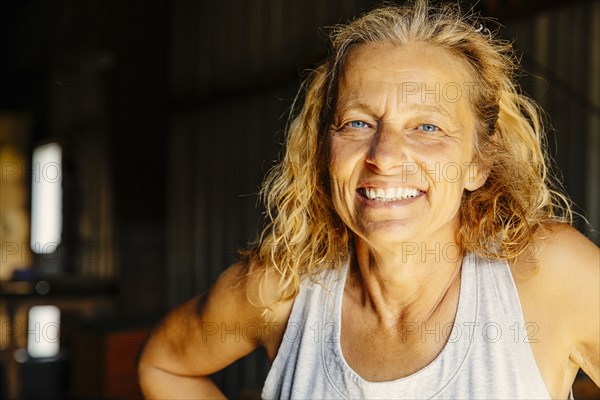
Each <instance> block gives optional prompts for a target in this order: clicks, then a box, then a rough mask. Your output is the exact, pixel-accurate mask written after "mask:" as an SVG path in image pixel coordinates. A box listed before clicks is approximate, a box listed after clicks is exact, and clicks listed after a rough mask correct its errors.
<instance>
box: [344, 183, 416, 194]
mask: <svg viewBox="0 0 600 400" xmlns="http://www.w3.org/2000/svg"><path fill="white" fill-rule="evenodd" d="M389 188H414V189H417V190H418V191H419V192H422V193H424V194H426V193H427V189H425V188H422V187H419V185H414V184H412V183H410V182H402V181H399V182H395V181H382V180H364V181H360V183H359V184H358V186H357V187H356V189H389Z"/></svg>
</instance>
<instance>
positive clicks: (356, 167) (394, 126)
mask: <svg viewBox="0 0 600 400" xmlns="http://www.w3.org/2000/svg"><path fill="white" fill-rule="evenodd" d="M345 65H346V66H345V69H344V71H343V74H342V76H341V78H340V82H339V92H338V101H337V105H336V110H335V114H334V118H333V123H332V126H331V127H330V132H329V135H330V154H329V173H330V178H331V191H332V198H333V203H334V206H335V209H336V211H337V213H338V214H339V215H340V217H341V218H342V220H343V221H344V223H345V224H346V225H347V226H348V227H349V228H350V229H351V230H352V231H353V232H354V233H355V235H356V236H358V238H359V239H362V240H364V241H366V242H368V243H370V244H371V245H385V246H388V245H392V246H393V245H394V244H396V245H397V244H399V243H402V242H407V241H413V242H417V243H423V242H424V243H431V242H434V241H438V242H442V241H444V243H445V242H447V241H453V240H454V238H455V237H456V230H457V228H458V210H459V207H460V201H461V196H462V193H463V191H464V190H465V189H466V190H476V189H478V188H479V187H481V185H483V183H484V182H485V178H486V174H485V173H484V171H482V170H480V169H479V168H478V167H477V165H476V164H475V163H473V157H474V139H475V126H476V121H475V118H474V114H473V112H472V110H471V104H470V102H469V98H470V94H471V93H472V90H473V85H472V81H473V79H472V78H470V75H469V72H468V70H467V68H466V67H465V65H463V64H462V62H461V61H459V60H458V59H456V58H454V57H453V56H452V55H451V54H449V53H448V52H446V51H445V50H442V49H438V48H431V47H427V46H424V45H422V44H409V45H406V46H401V47H400V46H396V45H393V44H387V43H377V44H365V45H362V46H360V47H357V48H355V49H353V50H352V51H351V53H350V54H349V55H348V58H347V60H346V64H345ZM442 244H443V243H442Z"/></svg>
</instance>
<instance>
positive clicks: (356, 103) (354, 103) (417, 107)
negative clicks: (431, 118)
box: [335, 99, 455, 118]
mask: <svg viewBox="0 0 600 400" xmlns="http://www.w3.org/2000/svg"><path fill="white" fill-rule="evenodd" d="M347 110H358V111H363V112H367V113H370V112H372V109H371V107H370V106H369V105H367V104H365V103H363V102H361V101H360V100H355V99H348V100H345V101H342V102H339V103H338V107H336V111H335V112H336V113H338V112H343V111H347ZM400 111H402V112H427V113H438V114H441V115H443V116H444V117H446V118H454V117H455V115H453V114H452V113H450V112H449V111H448V110H447V109H446V108H445V107H442V106H440V105H431V104H423V103H422V104H411V105H407V106H406V107H400Z"/></svg>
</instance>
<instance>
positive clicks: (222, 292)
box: [203, 262, 293, 353]
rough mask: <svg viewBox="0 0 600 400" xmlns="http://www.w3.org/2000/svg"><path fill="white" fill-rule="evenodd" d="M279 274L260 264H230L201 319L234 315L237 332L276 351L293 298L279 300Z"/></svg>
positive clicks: (217, 283) (208, 300)
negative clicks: (216, 315)
mask: <svg viewBox="0 0 600 400" xmlns="http://www.w3.org/2000/svg"><path fill="white" fill-rule="evenodd" d="M280 282H281V281H280V275H279V274H277V273H276V272H273V271H271V270H269V269H266V268H264V267H263V266H254V268H250V266H249V265H248V264H247V263H245V262H240V263H238V264H234V265H233V266H231V267H230V268H228V269H227V270H225V271H224V272H223V273H222V275H221V276H220V277H219V279H218V281H217V282H216V284H215V286H214V287H213V289H212V290H211V293H210V295H209V296H208V299H207V303H206V305H205V307H206V309H205V310H203V319H207V318H208V319H210V318H211V316H212V314H214V313H216V314H218V315H221V314H222V312H224V311H225V312H227V313H229V315H232V316H235V320H236V322H237V323H239V324H240V325H239V326H240V334H242V335H243V336H247V337H245V339H247V340H250V339H252V338H253V337H254V338H256V344H257V345H261V346H263V347H265V348H266V349H267V352H268V353H271V352H273V351H274V352H275V353H276V351H277V349H278V347H279V340H278V339H279V338H280V337H281V336H282V335H283V333H284V330H285V327H286V325H287V320H288V319H289V315H290V313H291V309H292V305H293V301H291V300H288V301H280V300H281V295H282V289H281V283H280Z"/></svg>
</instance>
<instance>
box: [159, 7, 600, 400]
mask: <svg viewBox="0 0 600 400" xmlns="http://www.w3.org/2000/svg"><path fill="white" fill-rule="evenodd" d="M374 3H375V2H360V1H337V0H336V1H316V0H306V1H290V2H284V1H256V0H252V1H244V2H239V1H233V0H228V1H209V2H200V1H198V2H195V1H186V0H174V1H172V2H171V26H172V29H171V31H172V37H171V50H172V53H171V55H170V56H171V60H172V61H171V82H170V87H171V95H172V107H173V108H172V114H171V115H172V117H171V122H170V135H169V148H168V150H167V151H168V172H167V175H168V184H167V185H168V192H167V207H168V210H167V218H168V221H167V227H168V237H167V260H168V261H167V263H168V265H167V277H166V278H167V282H166V283H167V285H168V296H169V302H170V304H171V305H174V304H176V303H179V302H181V301H183V300H185V299H186V298H188V297H190V296H192V295H195V294H198V293H200V292H203V291H205V290H207V288H208V287H209V286H210V285H211V283H212V282H214V280H215V279H216V278H217V276H218V275H219V273H220V272H221V271H222V270H223V269H224V268H226V267H227V266H228V265H230V264H231V262H232V261H233V260H234V259H235V253H236V250H237V249H238V248H239V247H241V246H244V245H245V243H247V242H248V240H252V239H253V238H254V237H255V236H256V233H257V227H258V221H259V217H260V211H259V209H258V208H257V207H256V196H255V193H256V192H257V188H258V185H259V184H260V181H261V179H262V177H263V175H264V173H265V172H266V170H267V169H268V168H269V166H271V165H272V161H273V160H274V159H276V158H277V152H278V150H279V144H278V141H280V139H281V136H280V135H279V136H277V137H276V139H274V137H275V136H276V135H275V134H276V133H277V132H280V131H281V130H282V129H283V126H284V122H285V118H282V115H283V114H284V112H285V110H286V109H287V108H288V107H289V106H290V104H291V100H292V97H293V95H294V92H295V90H296V88H297V85H298V83H299V80H300V79H299V74H300V72H301V71H302V70H303V69H306V68H309V67H311V65H313V63H314V62H316V61H318V60H319V59H320V58H321V56H322V55H323V49H324V47H325V42H324V41H323V40H322V38H323V37H324V35H323V34H319V32H318V30H317V28H318V27H323V26H328V25H332V24H335V23H338V22H343V21H345V20H347V19H348V18H350V17H352V16H353V15H354V14H355V13H357V12H358V11H360V10H362V9H365V8H368V7H370V6H372V5H373V4H374ZM598 7H599V3H597V2H595V3H580V4H577V5H576V6H574V7H564V8H559V9H554V10H552V11H549V12H545V13H543V14H541V15H539V16H536V17H535V18H529V19H526V20H514V21H513V22H511V23H510V24H509V25H508V28H509V29H508V34H509V35H511V36H518V38H519V39H518V40H517V46H518V47H520V48H522V49H523V50H525V52H526V56H525V57H524V64H525V66H526V68H527V69H528V70H530V71H532V72H533V73H535V74H536V75H539V76H541V78H542V79H541V80H539V79H537V78H536V79H533V78H531V79H525V80H524V84H525V87H526V89H527V90H528V91H529V92H530V93H531V94H533V95H535V96H536V97H538V99H539V100H540V101H541V102H542V105H543V106H544V107H546V109H547V110H548V112H549V114H550V116H551V117H552V122H553V124H554V127H555V128H556V129H557V131H558V135H557V136H556V143H557V146H558V147H559V151H558V155H557V160H558V161H559V162H560V164H561V167H562V169H563V173H564V175H565V184H566V187H567V189H568V190H569V192H570V193H571V195H572V196H573V198H574V200H576V201H577V202H578V203H579V204H580V205H582V206H583V207H584V208H585V209H586V210H587V215H588V217H589V218H590V220H591V221H592V223H593V224H594V226H595V227H598V226H600V224H599V223H598V204H599V202H600V201H599V196H598V185H597V182H598V181H599V179H598V173H599V168H598V160H599V158H600V157H599V154H598V151H599V149H600V146H597V144H598V138H599V130H600V128H599V123H598V110H597V107H598V104H600V101H599V100H598V86H599V85H598V71H599V70H600V68H599V65H598V64H599V63H598V49H599V48H600V46H599V44H598V40H599V37H600V35H599V34H598V25H599V22H600V15H599V10H598ZM534 81H535V82H538V84H536V85H537V86H533V82H534ZM540 82H541V83H540ZM530 88H533V89H530ZM584 103H585V104H587V106H585V104H584ZM586 152H587V153H586ZM582 157H583V158H585V160H586V162H585V163H582V162H581V158H582ZM596 240H597V239H596ZM267 370H268V365H267V363H266V361H265V358H264V357H263V356H262V355H261V356H256V357H250V358H249V359H246V360H242V361H241V362H240V363H236V364H235V365H234V366H232V367H230V368H228V369H227V370H226V371H225V372H223V373H221V374H219V376H218V377H217V381H218V382H219V383H220V384H221V385H222V387H223V388H224V389H225V390H227V391H228V394H230V395H233V394H236V393H239V390H241V389H244V388H245V389H248V388H250V389H252V388H260V386H261V385H262V381H263V379H264V376H265V374H266V372H267Z"/></svg>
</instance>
